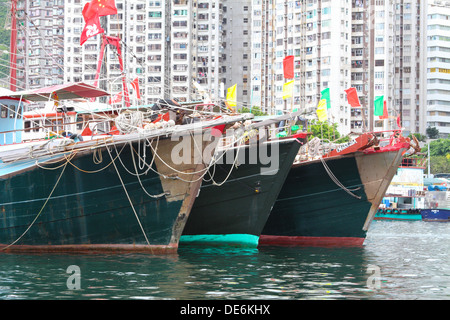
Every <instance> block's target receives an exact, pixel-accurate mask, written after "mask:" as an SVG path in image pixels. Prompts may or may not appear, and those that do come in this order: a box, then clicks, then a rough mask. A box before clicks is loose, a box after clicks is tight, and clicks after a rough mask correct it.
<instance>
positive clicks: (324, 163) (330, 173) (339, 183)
mask: <svg viewBox="0 0 450 320" xmlns="http://www.w3.org/2000/svg"><path fill="white" fill-rule="evenodd" d="M320 161H322V164H323V167H324V168H325V171H326V172H327V173H328V175H329V176H330V178H331V180H332V181H333V182H334V183H335V184H336V185H337V186H338V187H340V188H342V189H343V190H344V191H345V192H347V193H348V194H349V195H351V196H352V197H355V198H357V199H361V197H360V196H357V195H356V194H353V193H352V191H357V190H359V189H361V187H358V188H355V189H348V188H346V187H345V186H344V185H343V184H342V183H341V182H340V181H339V180H338V179H337V178H336V176H335V175H334V174H333V172H332V171H331V169H330V168H329V167H328V165H327V164H326V162H325V160H324V158H323V157H320Z"/></svg>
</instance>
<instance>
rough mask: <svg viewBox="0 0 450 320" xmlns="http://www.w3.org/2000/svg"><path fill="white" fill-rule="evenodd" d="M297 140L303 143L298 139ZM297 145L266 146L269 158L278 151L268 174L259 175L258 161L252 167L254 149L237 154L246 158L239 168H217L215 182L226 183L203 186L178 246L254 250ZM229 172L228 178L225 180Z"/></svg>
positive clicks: (291, 141)
mask: <svg viewBox="0 0 450 320" xmlns="http://www.w3.org/2000/svg"><path fill="white" fill-rule="evenodd" d="M302 137H303V135H302ZM305 137H306V135H305ZM303 138H304V137H303ZM298 139H302V138H300V135H299V137H298ZM299 142H300V141H299V140H295V139H287V140H278V141H274V142H271V143H270V144H268V150H269V154H271V155H272V154H273V152H274V151H275V149H272V144H275V143H276V144H277V145H278V149H279V165H278V168H277V170H276V171H274V172H271V174H267V175H266V174H261V169H262V168H263V167H264V165H263V164H262V163H261V161H260V160H259V159H258V161H257V162H256V163H253V164H252V163H251V161H250V159H249V155H250V154H251V153H253V154H254V153H255V152H257V151H255V150H257V147H256V146H255V145H252V146H248V145H247V146H242V147H241V149H240V151H239V152H240V153H243V154H244V155H245V158H244V159H245V160H244V161H239V163H242V164H239V166H238V167H237V168H234V169H233V164H218V165H216V168H215V171H214V175H213V178H214V181H216V182H217V183H219V184H220V183H221V182H223V181H225V180H226V182H225V183H224V184H223V185H221V186H217V185H214V184H213V183H212V182H211V181H210V182H206V183H204V184H203V185H202V187H201V189H200V195H199V196H198V198H197V199H196V201H195V204H194V206H193V208H192V212H191V215H190V216H189V219H188V221H187V223H186V226H185V228H184V230H183V235H182V237H181V240H180V243H181V244H190V245H192V244H196V245H231V246H245V247H256V246H257V245H258V242H259V236H260V234H261V231H262V229H263V227H264V225H265V223H266V221H267V218H268V216H269V214H270V210H271V208H272V206H273V204H274V202H275V200H276V198H277V196H278V194H279V191H280V190H281V187H282V185H283V183H284V180H285V178H286V176H287V173H288V171H289V168H290V167H291V165H292V163H293V161H294V159H295V156H296V154H297V152H298V150H299V147H300V143H299ZM230 152H233V150H228V151H227V154H226V156H225V157H224V158H225V159H234V157H233V154H231V155H230ZM258 152H259V151H258ZM224 162H225V161H224ZM230 170H231V174H230V176H229V177H228V178H227V176H228V174H229V173H230ZM206 178H208V175H206V176H205V179H206Z"/></svg>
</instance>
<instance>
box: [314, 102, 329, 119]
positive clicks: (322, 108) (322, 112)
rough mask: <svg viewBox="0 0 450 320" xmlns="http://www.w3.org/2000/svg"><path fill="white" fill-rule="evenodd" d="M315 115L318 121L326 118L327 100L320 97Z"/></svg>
mask: <svg viewBox="0 0 450 320" xmlns="http://www.w3.org/2000/svg"><path fill="white" fill-rule="evenodd" d="M317 117H318V118H319V121H326V120H328V116H327V100H325V99H322V100H320V101H319V105H318V106H317Z"/></svg>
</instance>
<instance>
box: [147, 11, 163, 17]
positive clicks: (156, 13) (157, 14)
mask: <svg viewBox="0 0 450 320" xmlns="http://www.w3.org/2000/svg"><path fill="white" fill-rule="evenodd" d="M148 17H149V18H161V17H162V12H161V11H150V12H149V13H148Z"/></svg>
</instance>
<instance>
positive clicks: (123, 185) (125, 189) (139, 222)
mask: <svg viewBox="0 0 450 320" xmlns="http://www.w3.org/2000/svg"><path fill="white" fill-rule="evenodd" d="M105 147H106V150H107V151H108V153H109V156H110V157H111V161H112V164H113V165H114V168H115V169H116V172H117V176H118V177H119V180H120V183H121V184H122V187H123V190H124V191H125V194H126V196H127V198H128V201H129V202H130V206H131V209H132V210H133V212H134V215H135V217H136V220H137V222H138V224H139V227H140V228H141V231H142V234H143V235H144V238H145V241H146V242H147V244H148V245H149V246H150V242H149V241H148V238H147V235H146V234H145V231H144V228H143V227H142V224H141V221H140V220H139V217H138V215H137V212H136V210H135V209H134V206H133V202H132V201H131V199H130V195H129V194H128V191H127V188H126V187H125V184H124V183H123V180H122V177H121V176H120V173H119V170H118V169H117V166H116V164H115V162H114V160H113V156H112V154H111V152H110V151H109V148H108V145H105ZM150 247H151V246H150Z"/></svg>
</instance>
